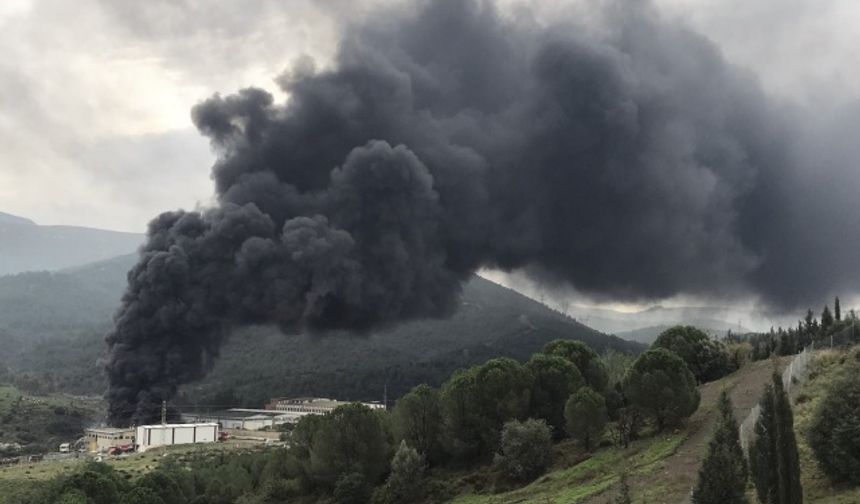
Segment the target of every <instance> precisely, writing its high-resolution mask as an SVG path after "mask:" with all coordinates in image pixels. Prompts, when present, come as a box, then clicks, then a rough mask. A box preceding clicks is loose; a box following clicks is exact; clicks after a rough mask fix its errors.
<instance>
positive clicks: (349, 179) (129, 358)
mask: <svg viewBox="0 0 860 504" xmlns="http://www.w3.org/2000/svg"><path fill="white" fill-rule="evenodd" d="M604 15H605V17H606V23H605V26H603V28H604V29H602V30H596V29H595V30H585V29H583V28H581V27H577V25H576V24H574V23H560V24H559V25H558V26H552V27H545V26H544V27H539V26H537V25H536V24H534V23H532V22H530V21H523V20H510V19H507V18H503V17H502V16H500V15H499V14H498V13H497V12H496V11H495V10H494V8H493V7H492V5H491V4H488V3H483V2H464V1H460V0H439V1H432V2H425V3H422V4H421V7H420V9H418V10H417V11H415V12H413V11H410V10H408V8H405V7H404V8H402V9H401V10H399V11H397V12H385V13H380V17H379V21H377V22H371V23H368V24H365V25H363V26H355V27H352V28H351V29H350V30H349V31H348V32H347V33H345V34H344V38H343V40H342V42H341V45H340V48H339V52H338V55H337V58H336V62H335V65H334V67H333V68H331V69H325V70H320V71H318V70H316V69H315V68H314V66H313V64H312V62H310V61H301V62H299V63H297V64H296V65H295V67H294V68H293V69H291V70H290V71H288V72H287V73H285V74H284V75H283V76H281V78H280V79H279V83H280V85H281V86H282V87H283V88H284V90H285V91H286V92H287V93H288V94H289V99H288V101H287V102H286V103H284V104H276V103H274V101H273V98H272V96H270V95H269V94H268V93H266V92H264V91H262V90H259V89H245V90H242V91H240V92H239V93H237V94H235V95H230V96H226V97H223V96H214V97H212V98H210V99H209V100H207V101H205V102H203V103H201V104H200V105H198V106H197V107H195V109H194V111H193V118H194V121H195V124H196V125H197V127H198V129H199V130H200V131H201V132H202V133H203V134H204V135H206V136H208V137H209V138H210V139H211V141H212V145H213V147H214V148H215V149H216V151H217V153H218V155H219V157H218V161H217V162H216V164H215V166H214V168H213V178H214V181H215V187H216V191H217V195H218V206H217V207H216V208H214V209H211V210H206V211H202V212H172V213H166V214H163V215H161V216H160V217H158V218H157V219H155V220H154V221H153V222H152V223H151V224H150V229H149V241H148V243H147V245H146V246H145V247H144V249H143V251H142V253H141V258H140V262H139V264H138V265H137V266H136V267H135V268H134V269H133V270H132V272H131V273H130V275H129V289H128V292H127V293H126V295H125V297H124V306H123V309H122V310H121V312H120V313H119V315H118V318H117V323H116V329H115V331H114V332H113V333H112V334H111V335H110V336H109V337H108V342H109V345H110V348H111V358H110V362H109V366H108V372H109V377H110V384H111V385H110V391H109V399H110V417H111V421H112V422H114V423H126V422H128V421H129V420H133V421H138V422H140V421H145V420H149V419H152V417H153V416H154V415H156V414H157V412H158V406H157V405H158V404H159V403H160V401H161V400H162V399H165V398H169V397H171V396H172V395H173V394H174V393H175V391H176V388H177V386H178V385H180V384H183V383H187V382H189V381H192V380H195V379H199V378H200V377H202V376H203V375H204V374H205V373H206V371H207V370H208V369H209V366H210V363H211V361H212V360H213V359H214V358H216V357H217V355H218V349H219V347H220V344H221V343H222V341H223V340H224V338H225V337H226V336H227V335H228V334H229V332H230V329H231V327H234V326H236V325H241V324H251V323H274V324H277V325H278V326H280V327H281V328H283V330H284V331H285V332H293V331H302V330H313V331H325V330H328V329H350V330H354V331H357V332H361V331H368V330H371V329H373V328H375V327H379V326H381V325H385V324H391V323H396V322H398V321H402V320H407V319H412V318H417V317H431V316H432V317H438V316H445V315H447V314H450V313H451V312H452V311H453V310H454V309H455V308H456V305H457V302H458V294H459V292H460V285H461V282H463V281H464V280H465V279H467V278H468V277H469V276H470V275H471V274H472V273H473V272H474V271H475V270H476V269H478V268H480V267H496V268H503V269H514V268H528V270H529V271H531V272H532V274H534V275H536V276H537V277H539V278H542V279H544V280H546V281H553V282H558V283H567V284H570V285H573V286H574V287H576V288H577V289H578V290H579V291H582V292H585V293H588V294H590V295H593V296H597V297H606V298H612V299H616V300H637V299H653V298H661V297H666V296H671V295H675V294H679V293H680V294H693V295H708V296H730V295H735V294H741V295H749V294H753V295H757V296H760V297H761V298H763V299H764V300H765V301H766V302H769V303H771V304H773V305H778V306H793V305H796V304H798V303H802V302H806V301H808V300H810V299H812V300H816V302H819V301H818V300H819V299H821V297H822V296H824V295H825V294H827V295H829V292H830V289H833V288H834V287H838V281H839V279H841V278H843V277H844V273H839V272H838V268H839V267H840V266H845V265H846V264H847V263H846V262H845V259H846V257H845V254H842V253H840V254H836V255H834V254H829V253H827V252H824V253H821V254H820V255H819V256H818V257H811V256H810V252H811V251H812V250H813V249H814V248H815V247H817V245H814V246H812V245H810V244H814V243H816V241H817V237H818V235H817V234H816V228H815V227H808V228H804V229H794V228H793V227H792V226H793V225H794V223H808V222H810V221H811V220H812V221H815V220H816V219H818V218H819V217H823V216H824V215H825V214H829V213H832V212H831V210H832V208H829V207H828V205H827V204H825V205H820V204H818V205H814V206H811V207H804V206H803V205H802V203H804V202H805V200H807V199H810V198H809V197H808V192H809V191H808V190H807V191H805V192H803V193H802V194H801V195H799V194H798V190H799V187H800V186H799V184H805V183H806V181H805V178H804V177H805V175H804V173H805V172H804V171H803V167H802V166H801V163H800V162H799V159H800V158H801V157H802V156H800V155H799V154H798V152H799V151H800V147H798V142H797V141H796V139H797V138H799V137H800V134H799V133H800V132H799V130H800V128H794V127H788V126H786V125H787V124H790V123H791V121H790V120H791V119H792V116H791V114H789V113H786V112H783V111H780V110H778V109H777V108H776V107H774V106H773V105H772V104H770V103H769V101H768V99H767V98H766V97H765V96H764V95H763V93H762V92H761V91H760V90H759V88H758V86H757V84H756V83H755V81H754V79H753V78H752V77H751V76H750V75H748V74H747V73H745V72H743V71H741V70H739V69H737V68H734V67H732V66H731V65H729V64H727V63H726V62H725V61H723V59H722V57H721V56H720V53H719V50H718V49H717V48H715V47H714V46H713V45H712V44H711V43H710V42H708V41H707V40H705V39H704V38H702V37H700V36H698V35H697V34H695V33H692V32H690V31H688V30H686V29H685V28H683V27H681V26H677V25H675V24H672V23H669V22H666V21H664V20H662V19H660V17H659V16H658V14H657V13H655V12H654V11H653V10H652V9H651V8H650V7H649V6H648V5H647V4H645V3H642V2H624V4H623V6H622V4H618V5H613V6H610V7H609V8H608V9H607V10H606V12H605V13H604ZM808 151H809V150H808V149H806V150H804V152H808ZM824 169H826V168H824ZM807 189H809V188H807ZM813 189H814V188H813ZM842 210H843V211H845V210H850V208H849V209H842ZM852 226H853V227H852ZM848 227H849V229H846V230H844V231H851V232H853V231H856V229H857V227H858V226H857V223H856V222H852V223H849V224H848ZM834 258H835V259H836V260H837V261H839V262H836V263H834V264H828V263H827V261H830V260H831V259H834ZM822 259H824V260H823V261H822ZM855 276H856V275H855Z"/></svg>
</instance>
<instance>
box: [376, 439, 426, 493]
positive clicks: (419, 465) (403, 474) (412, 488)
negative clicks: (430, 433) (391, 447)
mask: <svg viewBox="0 0 860 504" xmlns="http://www.w3.org/2000/svg"><path fill="white" fill-rule="evenodd" d="M425 468H426V463H425V462H424V457H423V456H422V455H421V454H420V453H418V450H416V449H415V448H411V447H410V446H408V445H407V444H406V441H401V442H400V447H399V448H398V449H397V453H395V454H394V458H393V459H391V474H389V476H388V481H387V482H386V483H385V494H386V495H385V497H386V499H385V501H386V502H392V503H395V502H415V501H416V500H418V497H419V496H420V495H421V494H422V493H423V488H422V487H423V480H424V470H425Z"/></svg>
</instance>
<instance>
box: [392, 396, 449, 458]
mask: <svg viewBox="0 0 860 504" xmlns="http://www.w3.org/2000/svg"><path fill="white" fill-rule="evenodd" d="M440 408H441V403H440V400H439V391H437V390H436V389H434V388H432V387H430V386H428V385H418V386H417V387H415V388H413V389H412V390H411V391H410V392H409V393H408V394H406V395H404V396H403V397H401V398H400V399H398V400H397V403H396V405H395V406H394V411H393V416H394V419H393V420H394V430H395V434H396V435H397V438H398V439H402V440H404V441H406V443H407V444H408V445H409V446H411V447H413V448H415V449H416V450H418V451H419V452H420V453H422V454H423V455H424V456H425V457H427V458H428V459H430V460H433V461H436V460H438V459H439V458H440V457H441V456H442V453H441V452H442V446H441V443H442V441H441V436H442V422H443V420H442V411H441V409H440Z"/></svg>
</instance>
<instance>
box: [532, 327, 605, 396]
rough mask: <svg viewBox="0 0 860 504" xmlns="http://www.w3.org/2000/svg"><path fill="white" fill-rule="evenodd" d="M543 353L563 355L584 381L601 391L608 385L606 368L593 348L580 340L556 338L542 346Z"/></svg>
mask: <svg viewBox="0 0 860 504" xmlns="http://www.w3.org/2000/svg"><path fill="white" fill-rule="evenodd" d="M543 353H545V354H547V355H557V356H559V357H563V358H565V359H567V360H569V361H570V362H572V363H573V365H574V366H576V368H577V369H579V372H580V373H581V374H582V376H583V378H585V383H586V384H587V385H588V386H589V387H591V388H593V389H594V390H597V391H598V392H603V391H604V390H605V389H606V387H607V385H609V375H608V374H607V372H606V368H605V367H604V365H603V362H601V360H600V357H598V356H597V353H595V351H594V350H592V349H591V347H589V346H588V345H586V344H585V343H583V342H581V341H576V340H562V339H557V340H554V341H550V342H549V343H547V344H546V346H544V347H543Z"/></svg>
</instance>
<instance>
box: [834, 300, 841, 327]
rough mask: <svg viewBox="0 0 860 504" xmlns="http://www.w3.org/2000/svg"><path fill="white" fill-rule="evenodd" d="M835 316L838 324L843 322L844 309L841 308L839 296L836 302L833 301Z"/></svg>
mask: <svg viewBox="0 0 860 504" xmlns="http://www.w3.org/2000/svg"><path fill="white" fill-rule="evenodd" d="M833 316H834V317H835V318H836V321H837V322H839V321H840V320H842V307H840V306H839V296H836V300H835V301H833Z"/></svg>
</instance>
